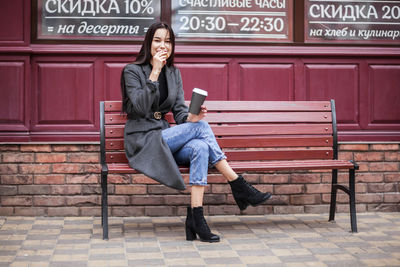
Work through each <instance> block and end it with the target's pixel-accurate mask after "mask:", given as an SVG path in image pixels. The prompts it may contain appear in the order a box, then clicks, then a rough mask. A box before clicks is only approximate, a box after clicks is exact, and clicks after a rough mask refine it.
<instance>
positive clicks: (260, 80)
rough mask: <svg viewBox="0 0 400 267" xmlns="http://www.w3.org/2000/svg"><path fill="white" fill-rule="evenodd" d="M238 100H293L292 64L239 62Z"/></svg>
mask: <svg viewBox="0 0 400 267" xmlns="http://www.w3.org/2000/svg"><path fill="white" fill-rule="evenodd" d="M239 73H240V74H239V77H240V87H239V91H240V100H270V101H275V100H277V101H278V100H281V101H283V100H286V101H288V100H289V101H290V100H294V65H293V64H240V66H239Z"/></svg>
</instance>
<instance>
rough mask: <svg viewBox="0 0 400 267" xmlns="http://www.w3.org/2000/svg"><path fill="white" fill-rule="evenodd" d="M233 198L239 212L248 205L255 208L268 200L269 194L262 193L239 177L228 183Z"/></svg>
mask: <svg viewBox="0 0 400 267" xmlns="http://www.w3.org/2000/svg"><path fill="white" fill-rule="evenodd" d="M229 184H230V186H231V189H232V194H233V197H234V198H235V201H236V204H237V205H238V206H239V209H240V210H244V209H246V208H247V207H248V206H249V205H252V206H257V205H260V204H261V203H263V202H264V201H266V200H268V199H269V198H270V197H271V193H268V192H267V193H262V192H260V191H258V190H257V189H256V188H254V187H253V186H252V185H251V184H249V183H247V181H246V180H245V179H244V178H243V177H242V176H241V175H239V177H238V178H237V179H236V180H233V181H232V182H229Z"/></svg>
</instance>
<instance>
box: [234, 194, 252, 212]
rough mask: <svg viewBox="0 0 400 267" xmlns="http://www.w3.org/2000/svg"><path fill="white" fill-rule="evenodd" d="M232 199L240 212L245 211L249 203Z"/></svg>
mask: <svg viewBox="0 0 400 267" xmlns="http://www.w3.org/2000/svg"><path fill="white" fill-rule="evenodd" d="M234 199H235V201H236V204H237V205H238V207H239V209H240V210H245V209H246V208H247V207H248V206H249V203H248V202H246V201H243V200H241V199H238V198H235V197H234Z"/></svg>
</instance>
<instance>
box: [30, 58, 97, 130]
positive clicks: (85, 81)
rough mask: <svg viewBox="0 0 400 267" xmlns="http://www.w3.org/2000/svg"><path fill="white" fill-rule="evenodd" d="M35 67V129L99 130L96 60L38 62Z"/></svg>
mask: <svg viewBox="0 0 400 267" xmlns="http://www.w3.org/2000/svg"><path fill="white" fill-rule="evenodd" d="M53 61H58V60H57V59H53ZM34 67H35V70H36V71H35V81H36V83H35V87H34V88H35V94H34V95H35V97H34V103H35V106H34V110H35V117H34V118H33V125H32V126H33V127H32V129H33V130H36V131H43V130H45V131H59V130H62V131H84V130H87V131H89V130H96V125H95V121H96V119H95V114H96V113H97V112H95V111H96V108H95V106H97V105H98V104H97V101H96V100H97V99H96V97H95V96H96V92H95V86H94V81H95V77H94V63H92V62H68V61H61V62H60V61H58V62H42V61H38V62H35V64H34ZM96 115H97V114H96Z"/></svg>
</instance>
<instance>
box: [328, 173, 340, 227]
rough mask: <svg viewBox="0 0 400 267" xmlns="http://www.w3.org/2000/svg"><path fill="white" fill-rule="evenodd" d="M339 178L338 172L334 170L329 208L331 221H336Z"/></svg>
mask: <svg viewBox="0 0 400 267" xmlns="http://www.w3.org/2000/svg"><path fill="white" fill-rule="evenodd" d="M337 176H338V171H337V170H332V184H331V204H330V208H329V221H334V220H335V211H336V194H337V187H336V185H337Z"/></svg>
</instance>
